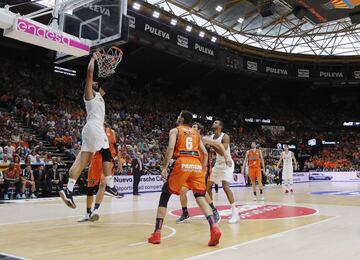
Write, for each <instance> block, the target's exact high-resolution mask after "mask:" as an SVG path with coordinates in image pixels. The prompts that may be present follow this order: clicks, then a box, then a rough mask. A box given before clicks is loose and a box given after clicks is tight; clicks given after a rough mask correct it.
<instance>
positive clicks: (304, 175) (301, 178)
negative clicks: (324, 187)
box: [293, 172, 309, 183]
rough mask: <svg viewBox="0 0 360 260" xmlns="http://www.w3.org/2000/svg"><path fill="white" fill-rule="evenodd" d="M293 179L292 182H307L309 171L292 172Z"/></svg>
mask: <svg viewBox="0 0 360 260" xmlns="http://www.w3.org/2000/svg"><path fill="white" fill-rule="evenodd" d="M293 181H294V183H302V182H309V173H308V172H294V175H293Z"/></svg>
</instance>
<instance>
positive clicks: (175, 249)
mask: <svg viewBox="0 0 360 260" xmlns="http://www.w3.org/2000/svg"><path fill="white" fill-rule="evenodd" d="M359 185H360V184H357V183H332V184H331V183H312V184H298V185H296V186H295V189H296V193H295V194H294V195H284V194H283V192H282V190H281V188H280V187H268V188H267V190H266V198H267V201H266V202H264V203H254V202H252V201H251V199H252V197H251V191H250V190H249V189H248V188H233V190H234V192H235V196H236V199H237V204H239V206H238V207H239V209H240V213H242V214H243V216H245V215H246V217H244V219H242V220H241V222H240V223H239V224H235V225H229V224H227V222H226V220H222V222H221V223H220V227H221V229H222V232H223V236H222V240H221V244H220V245H219V246H217V247H215V248H209V247H207V241H208V238H209V228H208V225H207V222H206V221H205V220H204V218H202V217H194V218H192V219H191V220H190V221H189V222H188V223H185V224H175V220H176V216H174V215H175V213H176V212H174V210H176V209H179V208H180V205H179V201H178V197H176V196H174V197H172V199H171V201H170V202H169V210H170V211H172V213H171V214H168V215H167V218H166V220H165V226H164V228H163V237H164V239H163V241H162V243H161V245H150V244H147V243H146V238H147V237H148V235H149V234H150V233H151V232H152V231H153V228H154V226H153V223H154V217H155V209H156V206H157V203H158V198H159V193H151V194H150V193H148V194H143V195H142V196H140V197H133V196H132V195H128V196H126V197H125V198H124V199H121V200H116V199H111V198H106V199H105V201H104V203H103V205H101V208H100V209H101V213H102V215H101V218H100V220H99V221H98V222H96V223H80V224H79V223H77V222H76V220H77V219H78V218H79V217H81V216H82V215H83V212H84V207H85V200H84V198H83V197H78V198H76V202H77V204H78V208H77V209H75V210H72V209H69V208H67V207H65V205H63V204H62V202H61V201H59V199H50V200H33V201H21V202H16V203H9V204H0V255H1V254H9V255H13V256H17V257H19V258H26V259H207V260H208V259H246V260H250V259H276V260H281V259H286V260H292V259H301V260H303V259H306V260H309V259H321V260H327V259H336V260H339V259H351V260H353V259H360V246H359V239H360V207H359V204H360V197H358V196H337V195H312V194H310V193H311V192H319V191H357V190H359ZM188 197H189V199H190V203H189V208H191V207H196V204H195V202H194V200H193V198H192V196H190V194H189V196H188ZM216 205H218V206H219V205H220V206H221V205H227V203H226V198H225V195H224V194H223V192H222V191H220V192H219V194H217V195H216ZM267 205H272V206H279V207H283V206H295V207H300V208H294V207H291V208H285V212H284V211H283V212H282V213H279V212H278V213H276V210H274V212H272V211H271V210H270V211H268V212H265V213H264V212H262V211H261V209H264V208H266V207H267ZM274 208H275V207H274ZM303 208H306V209H308V210H310V211H313V212H312V213H311V214H309V215H306V216H301V214H302V213H303V212H304V211H303ZM249 209H250V210H249ZM286 210H287V212H286ZM194 211H196V209H194V210H193V211H191V212H192V213H193V212H194ZM227 212H228V210H226V209H223V210H222V211H221V214H222V215H223V216H224V217H226V214H227ZM246 212H247V213H246ZM249 212H250V213H249ZM296 212H298V213H299V212H300V216H298V215H297V216H295V217H294V216H292V214H295V215H296ZM245 213H246V214H245ZM284 214H285V215H284Z"/></svg>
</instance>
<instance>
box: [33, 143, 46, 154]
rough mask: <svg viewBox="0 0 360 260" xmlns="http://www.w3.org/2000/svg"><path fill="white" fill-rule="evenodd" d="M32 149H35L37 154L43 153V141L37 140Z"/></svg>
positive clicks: (44, 150)
mask: <svg viewBox="0 0 360 260" xmlns="http://www.w3.org/2000/svg"><path fill="white" fill-rule="evenodd" d="M34 149H35V151H36V153H37V154H41V155H43V154H44V153H45V152H46V148H45V146H44V143H43V142H39V144H38V145H37V146H35V148H34Z"/></svg>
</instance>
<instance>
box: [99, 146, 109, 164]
mask: <svg viewBox="0 0 360 260" xmlns="http://www.w3.org/2000/svg"><path fill="white" fill-rule="evenodd" d="M100 153H101V156H102V161H103V162H112V156H111V152H110V149H109V148H106V149H104V148H101V150H100Z"/></svg>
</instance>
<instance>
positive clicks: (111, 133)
mask: <svg viewBox="0 0 360 260" xmlns="http://www.w3.org/2000/svg"><path fill="white" fill-rule="evenodd" d="M105 132H106V136H107V137H108V139H109V147H110V152H111V156H112V157H113V158H114V157H115V156H116V135H115V132H114V131H112V130H111V128H106V129H105Z"/></svg>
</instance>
